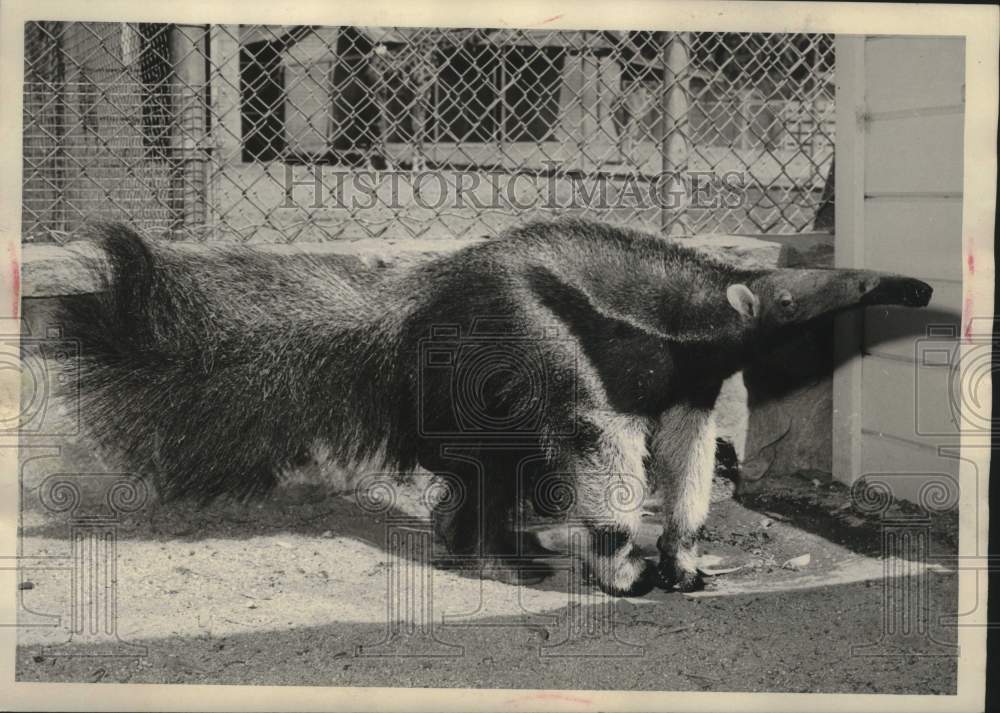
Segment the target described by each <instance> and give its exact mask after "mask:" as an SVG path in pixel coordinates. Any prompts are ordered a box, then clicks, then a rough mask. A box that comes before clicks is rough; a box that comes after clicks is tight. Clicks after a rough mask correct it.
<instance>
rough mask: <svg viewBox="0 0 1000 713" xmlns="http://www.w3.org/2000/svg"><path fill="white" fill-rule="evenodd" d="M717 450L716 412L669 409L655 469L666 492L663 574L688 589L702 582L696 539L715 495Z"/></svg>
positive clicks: (656, 440) (655, 441)
mask: <svg viewBox="0 0 1000 713" xmlns="http://www.w3.org/2000/svg"><path fill="white" fill-rule="evenodd" d="M715 449H716V444H715V423H714V421H713V419H712V412H711V410H710V409H705V408H698V407H695V406H692V405H690V404H679V405H677V406H673V407H671V408H670V409H668V410H667V411H666V412H665V413H664V414H663V415H662V416H661V417H660V423H659V425H658V428H657V431H656V433H655V434H654V436H653V438H652V453H651V456H652V462H651V467H650V471H651V473H652V474H653V476H654V477H656V479H657V483H658V485H659V489H660V492H662V493H663V517H664V521H663V533H662V534H661V535H660V538H659V540H657V543H656V544H657V549H659V551H660V575H661V577H662V579H663V582H664V584H667V585H676V586H677V588H678V589H679V590H681V591H684V592H688V591H692V590H695V589H698V588H699V587H701V586H702V581H701V575H700V574H699V573H698V569H697V547H696V544H695V542H696V538H697V535H698V530H699V529H700V528H701V526H702V525H703V524H704V522H705V518H706V517H707V516H708V508H709V504H710V503H711V499H712V475H713V473H714V466H715Z"/></svg>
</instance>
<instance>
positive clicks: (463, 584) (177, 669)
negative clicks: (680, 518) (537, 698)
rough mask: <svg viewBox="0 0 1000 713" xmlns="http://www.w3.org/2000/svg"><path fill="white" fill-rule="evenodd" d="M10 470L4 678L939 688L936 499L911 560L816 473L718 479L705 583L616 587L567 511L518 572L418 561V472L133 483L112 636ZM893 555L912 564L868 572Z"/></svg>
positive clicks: (945, 523)
mask: <svg viewBox="0 0 1000 713" xmlns="http://www.w3.org/2000/svg"><path fill="white" fill-rule="evenodd" d="M42 470H45V469H39V471H38V472H39V473H40V472H41V471H42ZM25 472H26V473H27V475H26V477H24V479H23V481H22V482H23V485H24V487H23V491H22V502H23V504H24V507H23V517H22V533H23V537H22V557H23V558H24V559H23V562H24V563H25V567H26V568H25V569H24V570H22V572H21V573H20V587H21V595H22V611H21V623H22V626H21V628H20V630H19V641H20V646H19V649H18V659H17V679H18V680H19V681H79V682H131V683H141V682H155V683H229V684H254V683H258V684H295V685H330V686H417V687H480V688H487V687H489V688H494V687H495V688H533V689H633V690H664V691H668V690H684V691H797V692H810V691H815V692H859V693H876V692H877V693H922V694H949V693H954V692H955V690H956V664H957V659H956V654H957V650H956V648H955V629H954V628H949V627H948V626H947V625H946V622H942V621H941V617H943V616H947V615H948V614H949V613H952V614H953V613H954V612H955V608H956V591H957V575H956V574H955V571H954V567H953V566H951V562H950V558H951V557H952V556H953V555H954V553H955V550H956V544H957V536H956V531H957V517H955V513H948V514H945V515H937V516H935V517H934V518H933V520H932V521H930V523H929V524H927V526H926V527H925V531H926V532H927V533H929V536H930V544H929V549H928V551H929V554H930V557H931V559H930V560H927V558H925V557H923V556H922V555H921V556H919V557H916V556H914V557H911V558H910V559H908V560H907V559H898V558H891V559H885V558H883V557H882V542H883V536H882V533H883V527H882V525H881V524H880V521H878V520H876V519H874V518H873V517H872V516H870V515H866V514H865V513H863V512H861V511H859V509H858V508H857V507H855V506H852V505H851V504H850V500H849V497H848V492H847V490H846V488H844V487H843V486H841V485H839V484H837V483H834V482H830V481H829V480H828V479H825V478H823V477H822V476H817V475H816V474H805V475H802V476H787V477H783V478H776V477H769V479H768V481H767V482H766V483H765V484H764V486H763V488H762V489H761V491H760V493H759V494H757V495H750V496H745V497H742V498H740V499H739V500H736V499H733V497H731V493H732V488H731V487H730V486H731V484H730V483H729V481H726V480H723V479H721V478H719V479H717V481H716V490H715V498H714V499H715V501H716V502H715V503H714V505H713V508H712V513H711V516H710V518H709V521H708V523H707V525H706V527H705V528H704V530H703V532H702V536H701V549H702V552H703V553H704V557H703V559H702V561H701V566H702V568H703V569H704V570H705V571H706V572H708V573H710V574H712V575H713V576H709V577H708V578H707V583H708V584H707V588H706V590H705V591H703V592H700V593H696V594H693V595H683V594H679V593H676V592H668V591H663V590H654V591H653V592H652V593H650V594H649V595H647V596H645V597H641V598H636V599H617V600H615V599H610V598H607V597H605V596H603V595H602V594H600V593H599V592H598V591H597V590H596V589H594V588H593V587H592V586H590V585H589V584H587V583H586V582H585V581H584V580H583V578H582V577H581V576H580V573H579V572H578V571H576V569H575V567H574V566H573V565H572V560H570V559H568V558H566V557H565V556H561V555H560V554H559V553H560V552H561V553H562V554H565V548H566V546H567V541H568V539H571V537H568V535H569V536H571V533H572V530H571V529H567V527H566V526H563V525H559V524H557V523H553V522H549V521H545V520H541V519H538V518H535V519H533V520H532V521H530V525H531V529H534V530H536V531H537V532H538V533H539V537H540V539H541V540H542V541H543V543H544V544H546V545H547V546H548V547H550V548H552V549H553V550H554V551H555V552H556V553H557V554H555V555H554V556H553V557H552V558H550V559H547V560H539V561H537V563H536V564H537V566H538V567H539V568H540V571H542V573H543V574H545V577H544V579H543V580H542V581H541V582H540V583H538V584H535V585H530V586H523V587H514V586H508V585H505V584H500V583H497V582H493V581H480V579H478V578H477V577H476V576H475V574H474V573H471V572H470V573H463V572H459V571H454V570H441V569H436V568H433V567H429V566H426V565H425V561H426V557H425V555H426V552H424V551H423V549H422V548H423V547H424V545H425V544H426V538H425V533H426V507H424V503H423V502H421V500H420V497H419V493H417V491H416V490H412V492H411V490H406V489H404V490H399V491H398V492H397V493H396V495H397V496H398V497H397V500H396V502H395V506H394V507H393V508H390V509H386V510H384V511H381V512H377V513H374V512H372V511H371V510H373V509H374V508H372V502H369V503H368V510H365V509H363V508H360V507H359V506H358V504H357V503H356V502H354V501H353V500H352V499H351V498H347V497H341V496H338V495H335V494H331V493H330V490H329V487H321V486H315V485H302V484H299V485H292V486H288V487H286V488H284V489H282V490H281V491H280V492H279V493H277V494H276V496H275V497H273V498H272V499H270V500H268V501H266V502H263V503H257V504H251V505H241V504H233V503H229V504H225V503H219V504H214V505H211V506H206V507H202V508H197V507H193V506H191V505H190V504H185V503H175V504H170V505H158V504H155V503H152V502H151V503H149V504H147V505H146V506H145V507H143V508H142V509H140V510H138V511H136V512H133V513H131V514H129V515H127V516H125V517H123V518H122V519H120V521H119V522H118V523H117V524H116V525H115V531H116V533H117V570H116V574H115V573H113V574H112V577H111V579H112V580H116V582H117V596H116V606H117V610H116V612H115V616H114V620H115V622H116V626H117V634H116V636H117V639H116V638H115V636H111V635H102V634H101V632H100V631H99V630H98V631H97V633H96V634H95V633H94V632H93V631H91V630H89V629H88V628H87V627H86V626H85V627H84V631H83V632H82V634H81V633H80V632H77V633H76V634H75V635H73V636H72V637H71V636H70V632H69V628H70V624H71V621H72V609H71V603H72V600H73V589H72V587H73V586H74V582H75V580H74V578H73V576H72V574H71V570H72V566H71V565H72V559H71V558H70V556H71V554H72V542H73V540H72V535H71V530H72V528H71V523H70V522H69V521H68V520H67V517H68V515H67V514H66V513H62V514H53V513H52V512H50V510H47V509H46V508H45V507H43V506H42V505H41V504H39V502H38V500H37V494H38V489H39V488H38V484H39V480H40V479H39V477H37V473H36V474H34V475H33V474H32V473H31V472H30V468H28V469H27V470H26V471H25ZM48 472H51V470H49V471H48ZM376 504H377V503H376ZM647 510H648V512H646V513H645V522H646V523H647V524H646V525H645V526H644V528H643V532H642V536H641V538H640V544H641V545H642V547H643V550H644V551H645V552H646V553H647V554H648V555H650V556H653V555H654V554H655V544H654V543H655V537H656V534H657V526H656V523H657V522H658V519H659V518H658V513H657V507H656V504H655V502H654V503H650V504H649V506H648V508H647ZM905 510H906V509H905V508H904V511H905ZM902 514H903V515H910V516H912V515H914V514H919V513H913V512H908V511H906V512H903V513H902ZM387 542H389V543H396V544H399V543H402V549H403V550H405V552H404V554H405V557H399V558H397V557H395V556H394V555H393V554H392V552H399V551H400V550H399V549H393V550H392V552H390V551H389V548H387V544H386V543H387ZM806 555H808V557H806ZM789 560H791V562H789ZM32 563H34V564H32ZM899 572H906V573H909V575H910V579H909V580H903V579H897V578H887V577H886V573H890V574H892V573H899ZM95 576H99V575H95ZM904 581H908V582H911V583H912V582H917V583H918V584H926V589H925V590H923V591H924V592H926V594H921V595H919V596H920V597H922V599H918V600H910V605H907V606H910V609H913V606H911V605H913V603H914V601H916V602H917V603H916V610H919V611H920V612H922V615H923V616H924V617H925V620H924V621H925V623H926V627H927V628H926V631H920V633H917V634H914V635H911V636H903V635H902V634H897V633H892V631H887V630H886V626H885V624H884V621H885V619H884V616H883V615H884V614H885V613H886V612H887V611H888V612H890V613H891V612H893V611H898V610H899V608H898V607H897V608H896V609H892V608H891V607H892V606H893V604H892V602H894V601H897V600H895V599H893V596H894V594H893V593H894V592H898V591H900V586H901V585H900V584H899V583H900V582H904ZM76 584H77V585H79V586H83V585H82V584H81V583H79V582H76ZM908 591H915V590H908ZM394 592H398V593H399V596H398V597H397V596H394V595H393V593H394ZM423 595H426V596H423ZM887 607H889V608H888V609H887ZM77 613H79V612H77ZM889 619H892V617H891V616H890V617H889ZM88 621H89V620H88ZM395 621H398V622H400V623H399V624H396V625H391V624H390V623H389V622H395ZM67 641H69V643H68V644H67V643H66V642H67ZM109 645H111V646H112V648H111V649H109V648H108V647H109ZM108 653H112V654H118V655H110V656H106V655H102V654H108Z"/></svg>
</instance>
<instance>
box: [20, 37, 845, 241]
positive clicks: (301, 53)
mask: <svg viewBox="0 0 1000 713" xmlns="http://www.w3.org/2000/svg"><path fill="white" fill-rule="evenodd" d="M833 69H834V57H833V41H832V37H831V36H830V35H818V34H777V33H766V34H762V33H753V34H743V33H698V32H690V33H669V32H599V31H557V32H553V31H545V32H542V31H535V30H524V31H520V30H490V29H435V28H414V29H408V28H373V27H319V26H261V25H174V24H150V23H132V24H130V23H81V22H33V23H29V24H27V25H26V27H25V74H24V77H25V88H24V165H23V169H24V176H23V186H24V193H23V208H24V210H23V231H24V236H25V239H26V240H56V241H63V240H65V239H67V238H68V237H70V236H72V235H73V233H74V232H75V231H76V230H78V229H79V228H80V226H81V225H82V224H83V223H84V222H85V221H86V220H88V219H94V218H99V219H124V220H127V221H130V222H131V223H133V224H134V225H135V226H136V227H138V228H139V229H141V230H144V231H146V232H149V233H154V234H164V235H166V236H168V237H170V238H177V239H189V240H190V239H195V240H243V241H268V242H276V241H293V240H298V239H303V240H326V239H336V238H358V237H375V236H384V237H420V236H423V237H472V236H480V235H492V234H495V233H496V232H498V231H499V230H501V229H503V228H504V227H506V226H507V225H509V224H511V223H514V222H519V221H522V220H524V219H526V218H528V217H539V216H543V215H559V214H572V215H580V216H590V217H597V218H601V219H606V220H611V221H615V222H624V223H629V224H632V225H639V226H643V227H647V228H653V229H657V230H661V231H663V232H665V233H667V234H671V235H683V234H691V233H705V232H728V233H767V232H800V231H803V230H809V229H811V228H812V227H813V224H814V221H816V217H817V212H818V211H819V210H820V206H821V204H822V203H824V202H825V203H827V204H828V203H829V201H830V199H831V198H832V191H831V188H832V184H830V185H828V179H829V176H830V175H831V173H832V170H831V169H832V162H833V140H834V136H833V132H834V121H833V110H834V106H833V99H834V92H833ZM824 188H826V191H825V192H824Z"/></svg>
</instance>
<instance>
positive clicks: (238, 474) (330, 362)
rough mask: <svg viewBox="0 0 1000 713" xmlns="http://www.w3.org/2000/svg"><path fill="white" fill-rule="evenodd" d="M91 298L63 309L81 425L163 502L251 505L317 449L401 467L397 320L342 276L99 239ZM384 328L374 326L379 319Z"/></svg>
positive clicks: (251, 257)
mask: <svg viewBox="0 0 1000 713" xmlns="http://www.w3.org/2000/svg"><path fill="white" fill-rule="evenodd" d="M99 233H100V244H101V247H102V248H103V251H102V255H103V258H102V259H101V260H99V261H98V262H97V263H96V264H95V266H94V268H95V270H96V272H97V274H98V275H99V279H100V280H101V281H102V283H103V284H102V287H103V289H102V291H101V292H99V293H97V294H93V295H86V296H84V297H75V298H69V299H67V300H66V301H65V303H64V305H63V309H62V323H63V325H64V328H65V329H66V331H67V333H68V334H67V336H69V337H71V338H75V339H77V340H79V343H80V347H81V353H82V363H81V375H80V387H81V405H82V413H81V415H82V419H83V422H84V423H85V425H86V427H87V429H88V430H89V431H90V433H91V434H92V435H93V436H94V437H95V438H96V439H97V440H98V441H99V442H100V443H102V444H103V445H105V446H108V447H111V448H112V449H114V450H115V451H117V452H118V453H119V454H120V455H121V456H123V457H124V464H125V465H126V466H127V467H130V468H132V469H134V470H136V471H140V472H145V473H152V474H154V476H155V479H156V485H157V489H158V490H159V492H160V493H161V495H163V496H165V497H172V496H194V497H196V498H199V499H209V498H212V497H215V496H218V495H222V494H228V495H233V496H236V497H241V498H245V497H249V496H253V495H256V494H260V493H263V492H265V491H267V490H268V489H269V488H271V487H272V486H273V485H274V483H275V482H276V478H277V476H278V474H279V473H280V472H281V471H282V469H284V468H286V467H287V466H289V465H290V464H292V463H294V462H295V461H296V460H298V459H299V458H301V457H302V455H303V454H305V453H307V452H308V451H309V449H310V448H311V447H312V446H313V445H314V443H316V442H317V441H321V442H323V443H325V444H326V445H327V447H328V449H329V450H330V451H331V452H332V453H333V455H334V457H336V458H338V459H340V460H343V461H356V460H372V459H381V460H382V461H383V462H382V464H383V465H385V466H387V467H397V468H407V467H411V465H412V455H411V454H409V453H407V452H404V451H405V450H406V449H403V448H402V447H401V444H402V443H404V442H406V441H407V440H408V439H407V438H406V437H405V435H404V431H405V430H406V425H405V424H403V423H401V421H400V419H401V414H403V415H405V414H406V413H407V411H408V410H407V409H405V407H404V408H398V407H397V408H395V409H388V408H386V405H387V404H396V405H397V406H398V405H400V402H401V401H405V399H406V394H405V390H404V388H403V384H404V382H405V377H404V376H403V375H402V374H401V373H400V367H399V364H400V360H399V357H398V340H399V337H398V333H399V327H398V325H399V319H400V317H399V312H398V311H394V310H392V309H389V308H387V305H386V304H384V298H383V297H382V296H380V295H379V294H378V288H377V285H376V286H373V285H372V284H367V285H366V284H364V283H362V282H361V281H359V280H358V279H356V278H354V277H352V276H351V275H350V274H348V273H346V272H345V270H344V268H343V267H342V265H341V264H340V263H334V262H332V261H330V260H321V259H316V258H309V257H305V256H301V255H299V256H280V257H279V256H277V255H272V254H266V253H262V252H258V251H254V250H251V249H249V248H242V247H233V248H226V249H224V250H223V249H201V250H191V249H182V248H179V247H177V246H169V245H162V244H152V243H149V242H147V241H144V240H143V239H142V238H140V237H139V236H137V235H136V234H135V233H133V232H132V231H130V230H129V229H127V228H125V227H123V226H120V225H107V226H102V227H101V228H99ZM387 314H388V315H392V316H391V317H389V318H386V315H387Z"/></svg>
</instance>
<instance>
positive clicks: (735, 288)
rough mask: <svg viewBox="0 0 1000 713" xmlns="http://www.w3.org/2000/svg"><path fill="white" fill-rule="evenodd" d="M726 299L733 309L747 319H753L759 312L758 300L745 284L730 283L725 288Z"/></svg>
mask: <svg viewBox="0 0 1000 713" xmlns="http://www.w3.org/2000/svg"><path fill="white" fill-rule="evenodd" d="M726 299H727V300H729V304H730V305H732V307H733V309H734V310H736V311H737V312H739V313H740V314H741V315H742V316H743V317H745V318H747V319H753V318H754V317H756V316H757V315H758V314H760V300H759V299H757V295H755V294H754V293H753V292H751V291H750V288H749V287H747V286H746V285H741V284H735V285H730V286H729V287H728V288H727V289H726Z"/></svg>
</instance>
